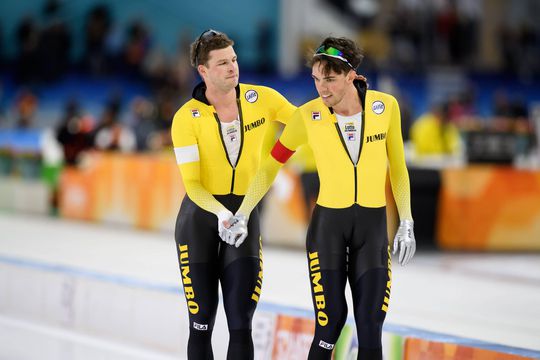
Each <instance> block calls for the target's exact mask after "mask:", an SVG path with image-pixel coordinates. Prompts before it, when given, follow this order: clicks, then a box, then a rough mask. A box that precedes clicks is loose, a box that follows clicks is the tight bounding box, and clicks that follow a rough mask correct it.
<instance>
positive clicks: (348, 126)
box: [345, 122, 356, 132]
mask: <svg viewBox="0 0 540 360" xmlns="http://www.w3.org/2000/svg"><path fill="white" fill-rule="evenodd" d="M345 131H349V132H354V131H356V128H355V127H354V123H352V122H349V123H345Z"/></svg>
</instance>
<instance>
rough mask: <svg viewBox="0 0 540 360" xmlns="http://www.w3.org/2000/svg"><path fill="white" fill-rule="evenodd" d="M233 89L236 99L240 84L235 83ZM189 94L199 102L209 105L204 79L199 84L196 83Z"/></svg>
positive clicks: (238, 95) (238, 94)
mask: <svg viewBox="0 0 540 360" xmlns="http://www.w3.org/2000/svg"><path fill="white" fill-rule="evenodd" d="M235 89H236V98H237V99H238V98H239V97H240V84H238V85H236V88H235ZM191 96H192V97H193V98H194V99H195V100H199V101H200V102H202V103H204V104H206V105H211V104H210V102H209V101H208V99H207V98H206V84H205V83H204V81H201V82H200V83H199V84H197V86H195V88H194V89H193V93H192V94H191Z"/></svg>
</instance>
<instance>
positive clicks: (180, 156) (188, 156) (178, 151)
mask: <svg viewBox="0 0 540 360" xmlns="http://www.w3.org/2000/svg"><path fill="white" fill-rule="evenodd" d="M174 155H176V163H177V164H178V165H181V164H186V163H190V162H195V161H199V147H198V146H197V144H195V145H188V146H182V147H175V148H174Z"/></svg>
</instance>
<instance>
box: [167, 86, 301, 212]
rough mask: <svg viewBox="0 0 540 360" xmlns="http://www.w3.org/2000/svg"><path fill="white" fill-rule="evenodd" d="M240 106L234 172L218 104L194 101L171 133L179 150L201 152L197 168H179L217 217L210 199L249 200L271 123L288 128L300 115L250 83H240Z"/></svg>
mask: <svg viewBox="0 0 540 360" xmlns="http://www.w3.org/2000/svg"><path fill="white" fill-rule="evenodd" d="M238 103H239V110H240V120H241V125H242V127H241V131H242V134H241V141H242V143H241V147H240V153H239V158H238V162H237V164H236V166H235V167H234V168H233V167H232V166H231V164H230V163H229V161H228V159H227V153H226V150H225V146H224V144H223V141H222V138H221V136H222V135H221V130H220V124H219V121H218V117H217V114H216V111H215V109H214V107H213V106H212V105H207V104H205V103H203V102H201V101H199V100H196V99H191V100H189V101H188V102H186V103H185V104H184V105H183V106H182V107H181V108H180V109H179V110H178V111H177V113H176V114H175V116H174V119H173V125H172V128H171V136H172V139H173V144H174V147H175V148H179V147H185V146H190V145H196V146H197V149H198V153H199V161H198V163H199V164H198V165H197V166H194V165H189V164H180V165H179V167H180V172H181V173H182V178H183V179H184V185H185V188H186V192H187V194H188V195H189V196H190V198H192V200H193V201H194V202H195V203H196V204H197V205H199V206H201V207H202V208H204V209H207V208H211V209H212V210H209V211H212V212H214V213H215V209H216V207H217V205H216V204H215V203H214V201H211V199H210V197H209V196H211V195H224V194H230V193H234V194H237V195H244V194H245V192H246V190H247V186H248V184H249V181H250V180H251V178H252V177H253V175H254V174H255V172H256V170H257V168H258V167H259V163H260V161H261V153H262V152H263V148H262V146H263V143H264V138H265V136H266V133H267V130H268V128H269V125H270V123H271V122H272V121H280V122H283V123H287V121H288V118H289V117H290V116H292V114H293V113H294V111H295V110H296V107H295V106H294V105H292V104H291V103H289V102H288V101H287V100H286V99H285V98H284V97H283V96H282V95H281V94H279V93H278V92H277V91H275V90H273V89H270V88H268V87H264V86H257V85H249V84H240V93H239V97H238ZM196 183H198V184H196ZM194 196H195V197H196V198H194ZM212 198H213V197H212Z"/></svg>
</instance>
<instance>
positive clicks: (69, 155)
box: [56, 100, 93, 165]
mask: <svg viewBox="0 0 540 360" xmlns="http://www.w3.org/2000/svg"><path fill="white" fill-rule="evenodd" d="M92 127H93V123H92V121H91V120H90V119H89V118H85V117H82V116H81V112H80V109H79V105H78V104H77V102H75V101H74V100H71V101H69V102H68V103H67V104H66V108H65V114H64V117H63V119H62V121H61V123H60V126H59V127H58V129H57V131H56V139H57V140H58V142H59V143H60V144H61V145H62V148H63V151H64V161H65V162H66V164H67V165H77V164H78V163H79V160H80V155H81V153H83V152H84V151H85V150H88V149H89V148H90V147H91V143H90V140H91V139H90V134H91V131H92Z"/></svg>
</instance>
